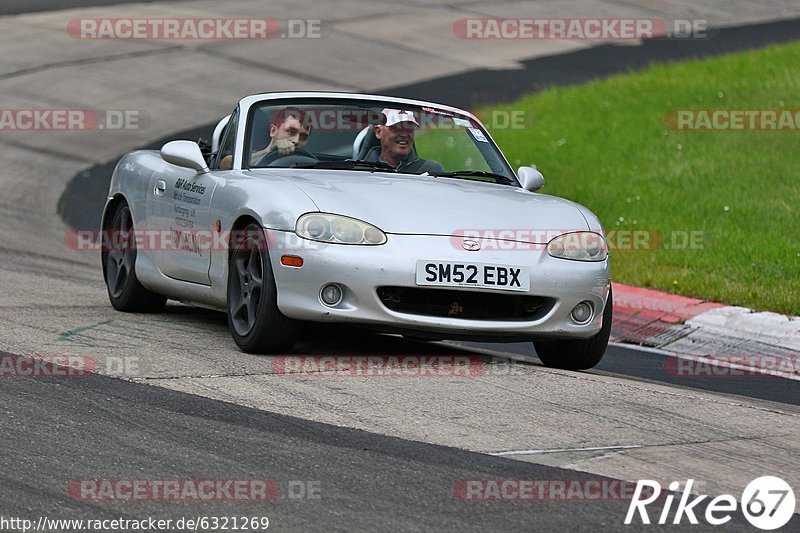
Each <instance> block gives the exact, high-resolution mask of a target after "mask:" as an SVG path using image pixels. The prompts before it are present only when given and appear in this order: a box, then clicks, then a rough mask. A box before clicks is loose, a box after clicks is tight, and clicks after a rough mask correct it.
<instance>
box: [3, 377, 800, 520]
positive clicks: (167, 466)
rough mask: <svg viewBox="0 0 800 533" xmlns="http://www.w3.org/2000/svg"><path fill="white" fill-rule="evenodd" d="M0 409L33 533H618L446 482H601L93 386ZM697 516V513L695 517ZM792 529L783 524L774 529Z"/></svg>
mask: <svg viewBox="0 0 800 533" xmlns="http://www.w3.org/2000/svg"><path fill="white" fill-rule="evenodd" d="M0 403H2V405H3V406H4V408H3V411H4V413H3V417H2V418H0V427H2V429H3V434H4V435H5V437H4V463H5V464H4V465H3V471H2V484H0V498H2V502H3V513H4V515H5V516H9V515H10V516H17V517H30V518H32V519H33V520H34V521H35V520H36V517H38V516H45V517H48V516H49V517H54V516H61V517H64V516H72V517H81V518H82V519H113V518H128V519H142V518H143V517H154V518H157V519H168V518H171V519H173V520H177V519H179V518H180V517H190V518H194V517H196V516H218V517H219V516H248V517H261V516H267V517H268V518H269V520H270V529H278V530H280V531H299V530H325V531H375V530H379V529H388V530H392V531H522V530H534V529H541V530H544V529H546V530H549V531H598V530H605V529H609V530H615V529H618V528H621V527H623V526H622V524H621V517H623V516H625V513H626V512H627V507H628V503H629V502H628V501H624V500H623V501H620V500H607V501H575V500H549V501H548V500H540V501H519V502H515V501H504V502H496V501H474V500H464V499H460V498H457V497H454V492H455V491H454V486H456V484H457V483H458V482H459V481H460V480H484V479H514V480H581V481H587V480H599V479H602V478H600V477H598V476H591V475H587V474H584V473H580V472H575V471H570V470H565V469H561V468H553V467H549V466H544V465H537V464H532V463H526V462H521V461H513V460H509V459H505V458H498V457H493V456H490V455H485V454H479V453H472V452H466V451H463V450H457V449H453V448H446V447H442V446H433V445H429V444H423V443H418V442H412V441H407V440H403V439H397V438H392V437H386V436H383V435H377V434H374V433H368V432H364V431H358V430H352V429H345V428H338V427H334V426H330V425H326V424H319V423H316V422H312V421H309V420H305V419H302V418H295V417H288V416H283V415H278V414H274V413H270V412H265V411H261V410H256V409H249V408H246V407H242V406H239V405H235V404H231V403H225V402H218V401H213V400H208V399H206V398H202V397H199V396H195V395H189V394H182V393H177V392H174V391H168V390H166V389H162V388H160V387H151V386H147V385H140V384H134V383H129V382H125V381H122V380H118V379H113V378H109V377H105V376H100V375H89V376H85V377H74V378H72V379H54V378H42V379H36V380H31V379H9V380H7V381H6V382H5V383H4V386H3V387H2V388H0ZM34 444H35V452H33V450H32V447H33V445H34ZM86 479H116V480H119V479H162V480H163V479H198V480H199V479H205V480H208V479H266V480H271V481H273V482H276V483H277V484H278V486H279V487H280V489H279V494H280V496H278V495H277V494H275V499H270V500H267V501H218V502H207V501H206V502H186V501H181V502H172V501H146V500H145V501H141V500H137V501H125V502H122V501H93V500H86V499H79V498H78V497H77V496H76V493H75V492H69V491H68V490H67V487H68V486H70V484H71V483H75V482H79V481H80V480H86ZM298 483H301V484H300V485H298ZM298 487H305V488H302V489H301V488H298ZM312 492H313V497H311V495H312ZM68 493H69V494H68ZM707 501H708V500H706V502H705V503H707ZM656 503H660V504H661V505H659V506H658V507H657V508H656V509H655V511H653V510H652V508H651V510H650V512H651V514H653V515H654V517H653V519H654V520H655V516H657V514H658V513H660V511H661V508H663V503H664V502H663V501H660V502H656ZM654 507H655V506H654ZM699 509H700V510H699V511H698V514H700V512H702V509H704V506H703V505H702V504H701V505H700V506H699ZM673 511H674V508H673ZM670 516H671V517H672V516H673V515H672V514H671V515H670ZM634 524H635V523H634ZM798 524H800V518H798V517H795V519H794V521H793V522H792V523H790V524H789V525H788V526H787V527H791V526H793V525H798ZM626 529H628V528H626ZM630 529H632V530H637V529H640V528H639V527H637V526H636V525H634V526H632V527H630ZM670 530H678V531H682V530H686V531H704V530H711V528H710V527H703V526H692V525H689V524H688V523H686V519H685V518H684V522H683V524H682V527H677V528H676V527H674V526H673V527H670ZM748 530H749V525H748V524H747V522H746V521H745V520H744V518H743V517H742V516H741V515H735V516H734V517H733V520H732V521H731V522H730V523H728V524H727V525H726V531H748Z"/></svg>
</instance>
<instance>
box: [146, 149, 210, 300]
mask: <svg viewBox="0 0 800 533" xmlns="http://www.w3.org/2000/svg"><path fill="white" fill-rule="evenodd" d="M165 167H166V168H165V171H164V172H155V173H154V174H153V176H152V177H151V178H150V187H149V191H148V195H147V202H146V208H147V218H148V222H149V235H148V238H149V241H152V245H153V249H152V251H153V259H154V261H155V263H156V265H157V266H158V268H159V270H161V272H162V273H163V274H164V275H166V276H169V277H170V278H174V279H177V280H181V281H190V282H192V283H201V284H204V285H209V284H210V280H209V277H208V269H209V267H210V266H211V249H210V246H209V244H210V236H211V212H210V207H211V197H212V195H213V193H214V188H215V187H216V184H217V177H216V176H215V175H214V174H212V173H210V172H207V173H205V174H197V173H196V172H194V171H193V170H191V169H187V168H182V167H177V166H175V165H171V164H169V163H165ZM148 244H150V242H148Z"/></svg>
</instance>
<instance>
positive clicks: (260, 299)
mask: <svg viewBox="0 0 800 533" xmlns="http://www.w3.org/2000/svg"><path fill="white" fill-rule="evenodd" d="M243 231H244V233H243V235H244V238H242V239H237V241H238V243H237V245H236V248H235V249H234V251H233V253H232V254H231V258H230V263H229V264H228V326H229V327H230V330H231V336H233V340H234V341H235V342H236V344H237V345H238V346H239V348H241V349H242V350H244V351H245V352H249V353H274V352H279V351H286V350H289V349H290V348H291V347H292V346H293V345H294V343H295V341H296V340H297V337H298V336H299V333H300V323H299V322H296V321H294V320H291V319H290V318H287V317H286V316H284V315H283V313H281V312H280V310H279V309H278V291H277V289H276V288H275V278H274V276H273V274H272V265H271V263H270V261H269V253H268V252H267V246H266V243H265V238H264V230H263V228H261V226H259V225H258V224H250V225H249V226H247V227H246V228H245V229H244V230H243Z"/></svg>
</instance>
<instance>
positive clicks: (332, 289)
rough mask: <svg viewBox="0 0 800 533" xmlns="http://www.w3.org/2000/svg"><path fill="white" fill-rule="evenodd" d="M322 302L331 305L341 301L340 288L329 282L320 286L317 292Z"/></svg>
mask: <svg viewBox="0 0 800 533" xmlns="http://www.w3.org/2000/svg"><path fill="white" fill-rule="evenodd" d="M319 297H320V298H321V299H322V303H324V304H325V305H329V306H331V307H333V306H334V305H337V304H338V303H339V302H341V301H342V289H341V287H339V286H338V285H336V284H334V283H329V284H328V285H325V286H324V287H322V290H321V291H320V293H319Z"/></svg>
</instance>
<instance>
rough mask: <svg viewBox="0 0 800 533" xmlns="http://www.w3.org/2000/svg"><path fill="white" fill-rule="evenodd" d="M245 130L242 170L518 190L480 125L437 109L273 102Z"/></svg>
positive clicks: (257, 110)
mask: <svg viewBox="0 0 800 533" xmlns="http://www.w3.org/2000/svg"><path fill="white" fill-rule="evenodd" d="M248 129H249V131H248V136H247V138H246V139H247V140H246V149H245V154H244V158H245V160H244V164H243V167H244V168H318V169H332V168H333V169H338V170H352V171H355V172H358V171H362V172H363V171H373V172H374V171H381V172H398V173H404V174H427V175H431V176H440V177H447V178H456V179H470V180H479V181H487V182H491V183H503V184H509V185H517V181H516V179H515V178H514V173H513V171H512V170H511V168H510V167H509V166H508V164H507V163H506V161H505V159H504V158H503V156H502V154H501V153H500V151H499V150H498V149H497V147H496V146H495V145H494V143H493V142H492V141H491V140H490V139H489V136H488V134H487V133H486V131H485V130H484V129H483V128H482V127H481V125H480V124H479V123H478V122H476V121H475V120H474V119H472V118H470V117H468V116H466V115H462V114H458V113H453V112H451V111H447V110H441V109H438V108H434V107H423V106H407V105H402V106H401V105H400V104H397V103H391V102H387V103H382V102H373V101H369V102H366V101H359V100H335V101H330V100H328V101H324V100H309V101H308V103H307V104H305V103H302V102H298V101H297V100H293V101H291V102H287V101H281V102H275V101H268V102H264V103H262V104H257V105H255V106H253V107H252V108H251V111H250V121H249V128H248Z"/></svg>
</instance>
